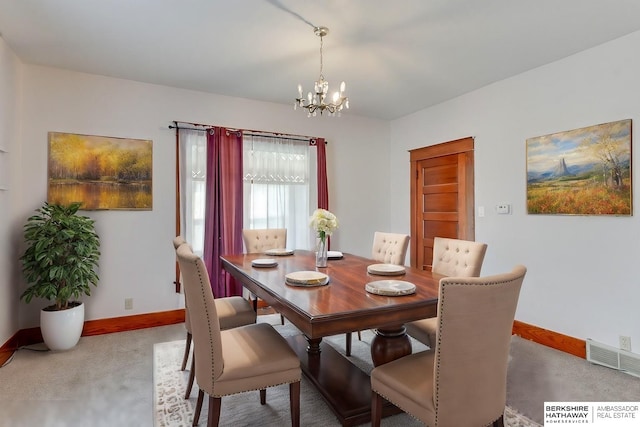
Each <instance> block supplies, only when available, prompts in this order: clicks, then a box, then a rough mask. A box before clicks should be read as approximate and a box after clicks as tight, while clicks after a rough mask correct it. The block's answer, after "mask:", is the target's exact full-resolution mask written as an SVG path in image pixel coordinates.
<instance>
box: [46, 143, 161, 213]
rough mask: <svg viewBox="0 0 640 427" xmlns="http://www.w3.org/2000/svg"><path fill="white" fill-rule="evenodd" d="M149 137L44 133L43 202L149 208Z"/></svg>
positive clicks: (150, 167)
mask: <svg viewBox="0 0 640 427" xmlns="http://www.w3.org/2000/svg"><path fill="white" fill-rule="evenodd" d="M152 148H153V147H152V141H151V140H146V139H128V138H113V137H107V136H94V135H79V134H73V133H60V132H49V165H48V166H49V167H48V190H47V201H48V202H49V203H59V204H69V203H71V202H81V203H82V206H81V209H83V210H97V209H124V210H151V209H152V196H153V193H152V163H153V149H152Z"/></svg>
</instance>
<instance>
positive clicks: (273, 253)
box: [264, 248, 293, 256]
mask: <svg viewBox="0 0 640 427" xmlns="http://www.w3.org/2000/svg"><path fill="white" fill-rule="evenodd" d="M264 254H265V255H271V256H285V255H293V249H284V248H278V249H267V250H266V251H264Z"/></svg>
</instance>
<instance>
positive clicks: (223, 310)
mask: <svg viewBox="0 0 640 427" xmlns="http://www.w3.org/2000/svg"><path fill="white" fill-rule="evenodd" d="M182 245H186V246H187V247H188V248H189V250H190V251H191V246H189V245H188V244H187V242H186V241H185V240H184V238H183V237H182V236H176V237H175V238H174V239H173V247H174V248H175V250H176V251H177V250H178V248H179V247H180V246H182ZM176 256H177V253H176ZM214 302H215V305H216V312H217V313H218V318H219V319H220V328H221V329H223V330H224V329H230V328H235V327H237V326H244V325H249V324H251V323H256V311H255V310H254V309H253V307H252V305H251V303H249V301H247V300H246V299H244V298H242V297H239V296H234V297H223V298H216V299H215V300H214ZM184 326H185V329H186V330H187V339H186V345H185V348H184V356H183V357H182V366H181V367H180V369H181V370H182V371H184V370H185V369H186V367H187V361H188V360H189V353H190V350H191V342H192V339H193V332H191V316H190V314H189V308H188V305H187V299H186V298H185V301H184ZM195 366H196V364H195V357H192V358H191V369H190V371H189V381H188V382H187V388H186V390H185V396H184V398H185V399H188V398H189V396H190V395H191V388H192V387H193V381H194V379H195Z"/></svg>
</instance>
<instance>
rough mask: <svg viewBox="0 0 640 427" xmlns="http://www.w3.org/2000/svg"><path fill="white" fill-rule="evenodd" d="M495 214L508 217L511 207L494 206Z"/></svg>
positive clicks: (501, 204) (505, 205) (507, 205)
mask: <svg viewBox="0 0 640 427" xmlns="http://www.w3.org/2000/svg"><path fill="white" fill-rule="evenodd" d="M496 212H497V213H498V214H500V215H508V214H510V213H511V205H510V204H509V203H500V204H499V205H496Z"/></svg>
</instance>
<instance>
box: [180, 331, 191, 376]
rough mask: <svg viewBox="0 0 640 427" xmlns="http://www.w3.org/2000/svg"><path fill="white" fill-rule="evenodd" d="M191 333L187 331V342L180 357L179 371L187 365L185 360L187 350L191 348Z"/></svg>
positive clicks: (187, 355)
mask: <svg viewBox="0 0 640 427" xmlns="http://www.w3.org/2000/svg"><path fill="white" fill-rule="evenodd" d="M192 338H193V337H192V335H191V333H190V332H187V344H186V345H185V347H184V357H183V358H182V366H181V367H180V370H181V371H184V370H185V369H186V367H187V360H189V350H191V339H192Z"/></svg>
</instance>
